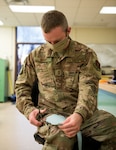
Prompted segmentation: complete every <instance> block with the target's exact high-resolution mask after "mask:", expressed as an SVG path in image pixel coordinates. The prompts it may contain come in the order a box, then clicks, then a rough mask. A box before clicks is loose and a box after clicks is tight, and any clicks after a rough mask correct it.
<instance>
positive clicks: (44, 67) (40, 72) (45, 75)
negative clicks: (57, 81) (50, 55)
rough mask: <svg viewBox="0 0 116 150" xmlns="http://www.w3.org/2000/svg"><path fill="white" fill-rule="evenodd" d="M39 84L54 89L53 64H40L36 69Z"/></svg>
mask: <svg viewBox="0 0 116 150" xmlns="http://www.w3.org/2000/svg"><path fill="white" fill-rule="evenodd" d="M36 71H37V76H38V79H39V82H40V83H41V84H42V85H44V86H48V87H54V86H55V85H54V81H53V72H52V65H51V62H41V63H38V65H37V67H36Z"/></svg>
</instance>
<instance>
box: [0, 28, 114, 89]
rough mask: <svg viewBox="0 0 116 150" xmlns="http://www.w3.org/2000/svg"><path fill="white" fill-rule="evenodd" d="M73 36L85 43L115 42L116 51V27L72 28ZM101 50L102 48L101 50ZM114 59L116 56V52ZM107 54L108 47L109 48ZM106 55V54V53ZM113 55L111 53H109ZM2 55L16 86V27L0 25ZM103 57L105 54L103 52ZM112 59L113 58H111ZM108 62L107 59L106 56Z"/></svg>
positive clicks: (0, 53)
mask: <svg viewBox="0 0 116 150" xmlns="http://www.w3.org/2000/svg"><path fill="white" fill-rule="evenodd" d="M70 36H71V38H72V39H74V40H77V41H79V42H81V43H84V44H89V45H90V44H98V45H99V44H105V45H107V44H108V45H110V44H113V45H114V48H113V51H114V52H116V28H114V29H112V28H111V29H110V28H106V29H104V28H72V31H71V34H70ZM100 51H101V50H100ZM114 54H115V55H112V56H113V59H115V58H116V53H114ZM107 55H109V54H108V49H107ZM105 56H106V55H105ZM109 56H111V55H109ZM0 57H2V58H8V60H9V64H10V70H11V74H12V83H13V86H14V75H15V27H0ZM102 59H103V54H102ZM110 59H111V58H110ZM104 60H105V61H106V62H107V60H106V59H105V58H104Z"/></svg>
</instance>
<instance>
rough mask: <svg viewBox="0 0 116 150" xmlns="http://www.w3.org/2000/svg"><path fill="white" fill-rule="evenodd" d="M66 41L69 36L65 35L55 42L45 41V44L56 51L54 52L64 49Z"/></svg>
mask: <svg viewBox="0 0 116 150" xmlns="http://www.w3.org/2000/svg"><path fill="white" fill-rule="evenodd" d="M68 42H69V38H68V37H66V38H65V39H63V40H61V41H59V42H57V43H56V44H51V43H49V42H47V45H48V47H50V48H51V49H52V50H53V51H56V52H61V51H62V50H64V49H65V48H66V47H67V45H68Z"/></svg>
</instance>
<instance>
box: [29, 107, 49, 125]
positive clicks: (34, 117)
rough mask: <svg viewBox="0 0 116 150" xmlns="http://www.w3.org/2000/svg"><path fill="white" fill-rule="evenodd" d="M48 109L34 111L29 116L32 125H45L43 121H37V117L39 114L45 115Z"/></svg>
mask: <svg viewBox="0 0 116 150" xmlns="http://www.w3.org/2000/svg"><path fill="white" fill-rule="evenodd" d="M45 111H46V109H43V110H39V109H34V110H33V111H32V112H31V113H30V114H29V121H30V123H31V124H33V125H35V126H37V127H38V126H39V127H40V126H41V125H42V124H43V123H42V121H38V120H37V115H38V113H41V114H43V113H45Z"/></svg>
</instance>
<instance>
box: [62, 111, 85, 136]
mask: <svg viewBox="0 0 116 150" xmlns="http://www.w3.org/2000/svg"><path fill="white" fill-rule="evenodd" d="M82 121H83V118H82V116H81V115H80V114H78V113H73V114H72V115H70V116H69V117H67V118H66V120H65V121H64V122H63V123H62V125H59V128H60V129H61V130H62V131H63V132H64V133H65V135H66V136H67V137H69V138H71V137H74V136H75V135H76V134H77V132H78V131H80V127H81V124H82Z"/></svg>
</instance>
